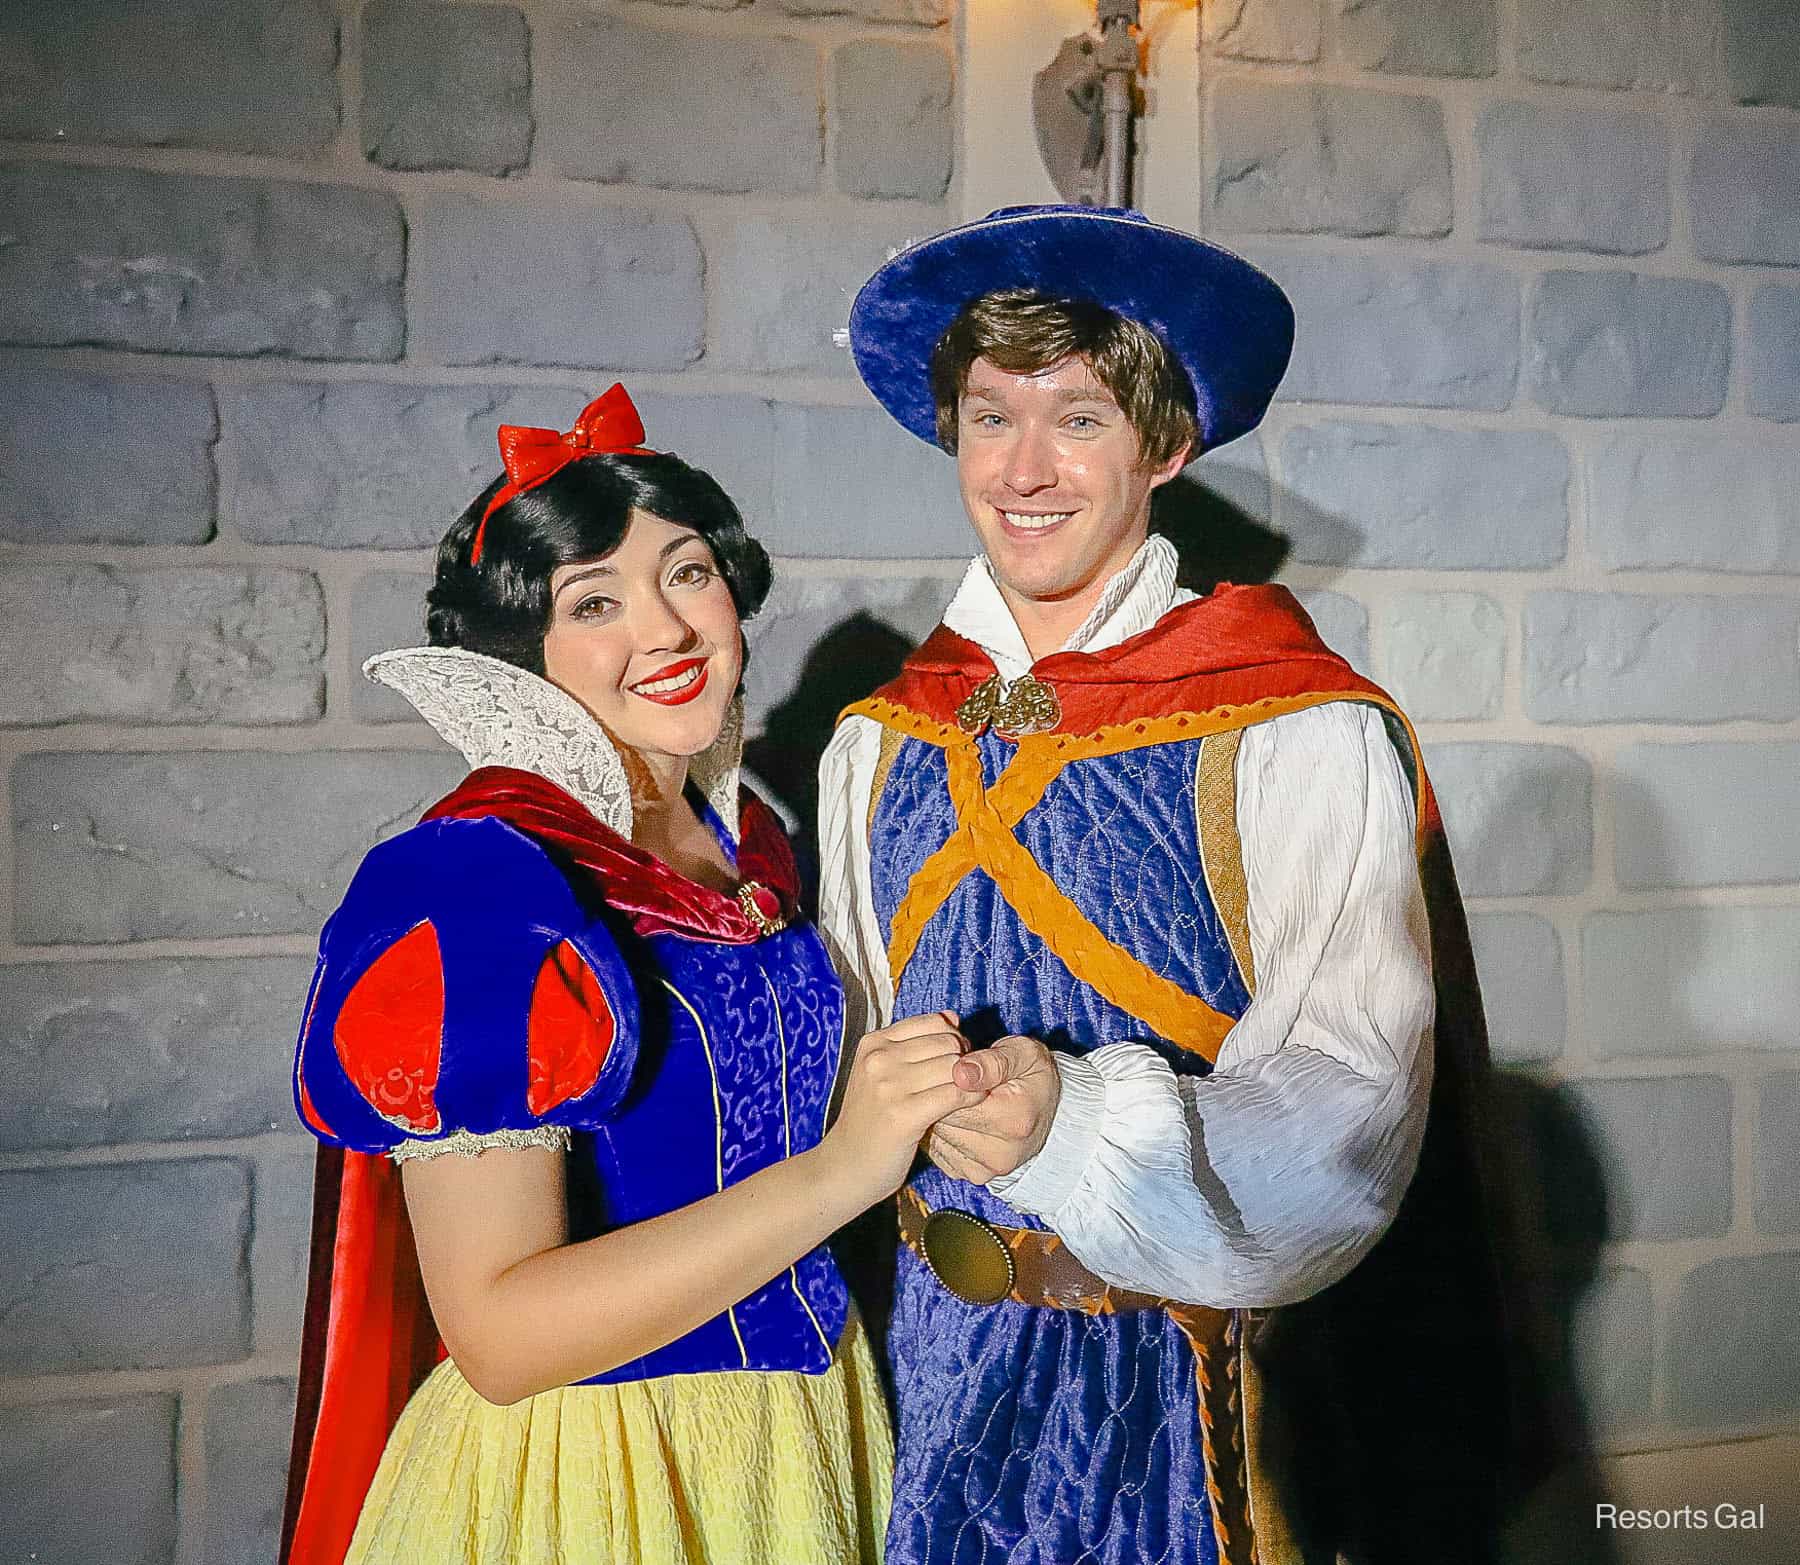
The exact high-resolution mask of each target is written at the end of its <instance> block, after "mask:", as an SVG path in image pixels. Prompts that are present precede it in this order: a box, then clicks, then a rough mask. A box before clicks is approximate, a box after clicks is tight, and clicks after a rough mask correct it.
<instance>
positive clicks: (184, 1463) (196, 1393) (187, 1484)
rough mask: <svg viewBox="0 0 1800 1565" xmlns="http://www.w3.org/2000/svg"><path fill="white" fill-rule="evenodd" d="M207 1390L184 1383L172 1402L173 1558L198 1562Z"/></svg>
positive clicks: (188, 1564)
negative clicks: (173, 1410) (173, 1428)
mask: <svg viewBox="0 0 1800 1565" xmlns="http://www.w3.org/2000/svg"><path fill="white" fill-rule="evenodd" d="M205 1409H206V1393H205V1391H204V1390H196V1389H195V1388H193V1387H191V1386H183V1387H182V1389H181V1392H180V1395H179V1396H178V1398H177V1399H176V1404H175V1558H176V1560H177V1561H178V1562H180V1565H201V1562H202V1560H203V1557H204V1552H205V1549H206V1412H205Z"/></svg>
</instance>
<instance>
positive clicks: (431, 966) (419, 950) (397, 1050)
mask: <svg viewBox="0 0 1800 1565" xmlns="http://www.w3.org/2000/svg"><path fill="white" fill-rule="evenodd" d="M332 1036H333V1040H334V1042H335V1043H336V1045H337V1053H338V1061H339V1063H340V1064H342V1066H343V1067H344V1074H345V1075H347V1076H348V1077H349V1078H350V1080H351V1082H352V1083H353V1084H354V1085H355V1087H356V1090H357V1091H358V1092H360V1093H361V1094H362V1095H363V1096H364V1097H365V1098H366V1099H368V1101H369V1106H370V1107H371V1108H373V1109H374V1110H375V1112H376V1113H377V1114H380V1115H381V1116H382V1117H383V1118H384V1119H387V1120H390V1121H392V1122H393V1123H394V1124H396V1125H400V1126H403V1127H404V1128H405V1129H407V1130H410V1131H414V1132H417V1133H419V1134H424V1135H429V1134H431V1133H433V1132H435V1131H436V1130H438V1129H439V1128H440V1126H441V1124H442V1121H441V1120H440V1119H439V1117H438V1111H437V1103H436V1097H437V1083H438V1067H439V1064H440V1061H441V1057H442V1055H443V1049H444V964H443V959H442V957H441V956H440V954H439V951H438V938H437V931H436V930H435V929H433V928H432V927H431V924H430V923H429V922H425V923H421V924H418V925H415V926H414V927H413V928H412V929H411V930H410V931H409V932H408V933H406V934H404V935H402V936H401V937H400V938H399V939H398V940H396V941H395V942H394V943H393V944H392V945H391V946H389V947H388V948H387V950H385V951H383V952H382V953H381V955H380V956H378V957H377V958H376V959H375V960H374V961H373V962H372V963H370V965H369V969H368V971H367V972H365V973H364V974H363V975H362V977H360V978H359V979H357V980H356V982H355V984H353V985H352V986H351V989H350V993H349V994H348V995H346V996H345V998H344V1004H343V1008H342V1009H341V1010H340V1011H339V1012H338V1018H337V1026H336V1027H335V1028H334V1029H333V1034H332Z"/></svg>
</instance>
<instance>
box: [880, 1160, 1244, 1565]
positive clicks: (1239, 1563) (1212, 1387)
mask: <svg viewBox="0 0 1800 1565" xmlns="http://www.w3.org/2000/svg"><path fill="white" fill-rule="evenodd" d="M899 1206H900V1238H901V1240H902V1241H903V1242H904V1243H905V1244H906V1246H907V1248H908V1249H910V1250H912V1251H913V1253H914V1254H916V1255H917V1256H918V1257H919V1259H920V1260H922V1261H923V1262H924V1263H925V1265H926V1266H927V1267H928V1268H929V1269H930V1271H931V1275H932V1276H933V1277H935V1278H937V1280H938V1282H939V1283H940V1284H941V1285H942V1286H943V1288H944V1290H945V1291H946V1292H948V1293H952V1294H954V1295H955V1296H956V1297H957V1298H959V1299H961V1300H962V1301H963V1302H964V1303H965V1304H977V1305H990V1304H998V1303H1000V1302H1001V1301H1002V1300H1003V1299H1004V1300H1010V1301H1011V1302H1012V1303H1014V1304H1030V1305H1036V1306H1038V1307H1039V1308H1043V1309H1053V1310H1079V1311H1080V1312H1081V1313H1082V1314H1084V1315H1114V1314H1118V1313H1120V1312H1122V1311H1126V1310H1165V1311H1167V1312H1168V1316H1169V1319H1170V1320H1172V1321H1173V1322H1174V1323H1175V1324H1176V1325H1177V1326H1178V1327H1180V1329H1181V1332H1182V1335H1183V1336H1185V1337H1186V1338H1187V1340H1188V1345H1189V1346H1190V1347H1191V1348H1192V1349H1193V1350H1194V1362H1195V1367H1196V1371H1197V1374H1198V1379H1199V1385H1198V1388H1197V1389H1198V1392H1199V1404H1200V1408H1199V1411H1200V1434H1201V1443H1202V1446H1203V1448H1204V1450H1205V1453H1206V1474H1207V1491H1208V1499H1209V1500H1210V1501H1211V1509H1212V1517H1213V1530H1214V1533H1215V1535H1216V1538H1217V1542H1218V1545H1219V1559H1220V1561H1221V1565H1254V1562H1255V1561H1256V1560H1257V1547H1256V1533H1255V1528H1254V1526H1253V1525H1252V1521H1251V1512H1250V1493H1249V1482H1248V1473H1247V1471H1246V1467H1245V1460H1244V1458H1245V1428H1244V1404H1243V1395H1242V1387H1241V1379H1242V1373H1243V1352H1244V1324H1245V1323H1244V1321H1243V1320H1242V1319H1241V1318H1240V1315H1241V1312H1239V1311H1237V1310H1219V1309H1213V1308H1212V1307H1211V1306H1209V1305H1205V1304H1183V1303H1180V1302H1178V1301H1176V1300H1174V1299H1160V1298H1157V1297H1155V1296H1154V1295H1152V1294H1148V1293H1136V1292H1133V1291H1132V1290H1131V1289H1129V1288H1116V1287H1114V1286H1113V1285H1112V1284H1111V1283H1109V1282H1107V1281H1105V1280H1104V1279H1103V1278H1100V1277H1097V1276H1095V1275H1094V1273H1093V1272H1091V1271H1089V1270H1088V1269H1087V1267H1085V1266H1083V1265H1082V1264H1081V1262H1080V1261H1078V1260H1076V1258H1075V1257H1074V1256H1073V1255H1071V1254H1070V1253H1069V1247H1068V1246H1067V1245H1066V1244H1064V1243H1063V1242H1062V1240H1061V1239H1059V1238H1057V1236H1056V1235H1055V1234H1053V1233H1047V1232H1045V1231H1044V1230H1042V1229H1038V1228H1008V1227H1002V1226H1000V1225H999V1224H997V1223H990V1222H988V1221H987V1220H986V1219H985V1218H980V1217H976V1216H975V1215H974V1214H973V1213H971V1212H960V1211H957V1210H955V1209H954V1208H943V1209H940V1210H938V1211H935V1212H934V1211H933V1210H932V1209H931V1208H930V1207H928V1206H927V1205H926V1204H925V1202H924V1201H923V1200H922V1199H921V1198H920V1196H919V1194H918V1192H917V1191H915V1190H914V1189H913V1188H912V1186H910V1185H902V1186H901V1187H900V1193H899Z"/></svg>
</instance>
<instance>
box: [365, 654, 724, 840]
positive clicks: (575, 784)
mask: <svg viewBox="0 0 1800 1565" xmlns="http://www.w3.org/2000/svg"><path fill="white" fill-rule="evenodd" d="M363 673H364V674H365V675H367V676H368V677H369V678H370V679H371V680H373V681H374V682H375V683H376V684H378V685H386V686H387V687H388V688H389V689H390V690H396V691H398V692H399V693H400V694H401V695H403V696H404V697H405V698H406V699H407V700H408V701H410V702H411V703H412V704H413V706H415V707H416V708H417V709H418V712H419V715H420V716H421V717H422V718H424V719H425V721H426V722H428V723H430V724H431V726H432V727H433V728H435V729H436V730H437V731H438V732H439V733H440V734H442V735H443V736H444V738H446V739H447V740H449V741H450V743H451V744H453V745H455V746H456V748H457V749H458V750H460V751H462V753H463V756H464V758H465V759H466V760H467V761H468V763H469V765H470V766H471V767H479V766H513V767H518V768H519V769H520V770H522V771H527V772H536V773H537V775H538V776H540V777H542V778H544V779H545V780H546V781H548V782H553V783H555V784H556V786H557V787H559V788H561V789H563V790H564V791H565V792H567V793H570V794H573V795H574V796H575V797H576V798H577V799H578V800H580V801H581V803H582V804H584V805H585V806H586V807H587V808H588V809H589V810H591V811H592V812H593V813H594V815H595V817H596V818H597V819H599V820H600V821H601V822H602V823H603V824H605V825H607V826H610V827H612V829H613V830H614V831H616V832H618V834H619V835H620V836H621V837H627V838H629V837H630V836H631V785H630V783H629V781H628V780H627V778H626V775H625V763H624V762H623V761H621V760H620V759H619V752H618V751H617V750H616V749H615V748H614V747H613V742H612V740H610V739H609V738H607V736H606V730H605V729H603V728H602V727H601V726H600V725H599V723H597V722H596V721H595V720H594V716H593V714H592V713H591V712H589V711H588V709H587V708H586V707H584V706H583V705H582V704H581V703H580V702H579V701H577V700H576V699H575V698H574V697H573V696H572V695H570V694H569V693H568V692H567V691H566V690H563V689H560V688H559V687H558V686H556V685H553V684H551V683H550V681H549V680H547V679H545V678H543V677H542V676H541V675H538V674H533V673H530V672H528V671H527V670H525V669H522V668H519V667H516V666H515V665H514V664H511V663H505V662H502V661H501V660H500V659H499V658H491V657H485V656H483V655H482V654H481V653H479V652H467V651H464V650H463V649H462V648H461V647H401V648H399V649H398V650H396V651H393V652H378V653H376V655H375V656H374V657H372V658H370V659H369V660H368V662H366V663H364V664H363ZM743 748H744V703H743V701H742V699H741V698H740V699H739V700H736V701H733V702H732V703H731V709H730V712H729V713H728V714H727V716H726V718H725V727H724V728H723V729H722V730H721V731H720V734H719V737H718V738H717V739H715V740H714V741H713V742H712V744H711V745H710V746H709V747H708V748H707V749H705V750H703V751H702V752H701V753H700V754H699V755H697V756H695V757H694V758H693V760H692V761H691V762H689V763H688V776H689V778H690V779H691V780H692V781H693V783H694V785H695V786H696V787H697V788H699V790H700V791H701V793H703V794H704V795H705V796H706V802H707V803H708V804H710V805H711V806H712V809H713V813H714V814H715V815H717V816H718V817H719V819H720V821H721V822H722V823H723V824H724V826H725V829H726V831H728V832H729V833H730V834H731V840H732V841H733V842H736V841H737V835H738V762H739V759H740V757H741V756H742V754H743Z"/></svg>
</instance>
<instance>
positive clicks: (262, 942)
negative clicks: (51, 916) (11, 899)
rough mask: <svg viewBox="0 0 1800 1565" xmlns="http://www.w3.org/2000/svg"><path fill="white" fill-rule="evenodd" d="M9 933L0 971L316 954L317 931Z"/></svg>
mask: <svg viewBox="0 0 1800 1565" xmlns="http://www.w3.org/2000/svg"><path fill="white" fill-rule="evenodd" d="M6 927H7V930H8V931H9V936H8V938H7V940H6V941H5V942H4V943H0V970H3V969H5V968H8V967H30V966H55V965H58V964H63V963H66V964H70V965H74V964H80V965H82V966H86V965H88V964H90V963H94V962H187V961H194V962H209V961H235V960H247V959H251V958H255V957H306V958H309V959H310V958H312V957H314V956H316V955H317V954H318V946H319V942H318V937H317V936H316V935H241V936H229V935H227V936H219V937H217V938H214V939H205V940H131V941H122V942H117V943H106V944H101V945H76V944H70V943H66V942H65V943H59V944H56V945H32V944H29V943H28V942H21V941H18V940H14V939H12V938H11V937H10V931H11V929H12V927H13V926H12V925H11V924H8V925H7V926H6Z"/></svg>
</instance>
